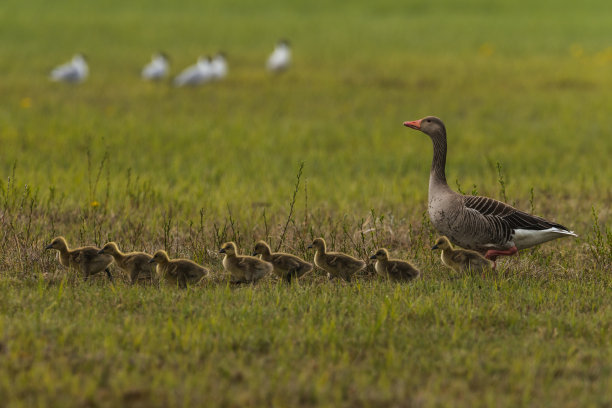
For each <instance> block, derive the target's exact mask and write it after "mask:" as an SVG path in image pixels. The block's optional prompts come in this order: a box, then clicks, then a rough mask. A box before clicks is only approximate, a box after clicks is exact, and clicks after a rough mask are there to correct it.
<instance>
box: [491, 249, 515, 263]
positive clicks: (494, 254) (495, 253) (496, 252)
mask: <svg viewBox="0 0 612 408" xmlns="http://www.w3.org/2000/svg"><path fill="white" fill-rule="evenodd" d="M517 252H518V249H517V247H516V246H513V247H512V248H510V249H506V250H505V251H499V250H497V249H489V250H488V251H487V253H486V254H485V258H487V259H490V260H492V261H493V262H495V260H496V259H497V257H498V256H500V255H507V256H510V255H514V254H516V253H517Z"/></svg>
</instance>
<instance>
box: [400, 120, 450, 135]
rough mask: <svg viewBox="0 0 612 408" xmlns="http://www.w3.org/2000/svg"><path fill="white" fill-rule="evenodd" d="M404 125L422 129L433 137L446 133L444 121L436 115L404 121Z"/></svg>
mask: <svg viewBox="0 0 612 408" xmlns="http://www.w3.org/2000/svg"><path fill="white" fill-rule="evenodd" d="M404 126H406V127H409V128H412V129H416V130H420V131H421V132H423V133H425V134H427V135H429V136H431V137H433V136H436V135H446V128H445V127H444V123H443V122H442V120H441V119H440V118H437V117H435V116H426V117H424V118H423V119H419V120H413V121H408V122H404Z"/></svg>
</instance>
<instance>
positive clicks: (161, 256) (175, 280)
mask: <svg viewBox="0 0 612 408" xmlns="http://www.w3.org/2000/svg"><path fill="white" fill-rule="evenodd" d="M149 263H155V264H157V275H158V277H159V278H160V279H163V280H164V281H166V283H168V284H170V285H173V286H178V287H180V288H185V287H187V284H188V283H189V284H195V283H198V282H200V281H201V280H202V278H204V276H206V275H208V269H206V268H205V267H203V266H201V265H198V264H197V263H195V262H193V261H192V260H190V259H170V257H168V254H167V253H166V251H164V250H161V249H160V250H159V251H157V252H155V254H153V257H152V258H151V259H150V260H149Z"/></svg>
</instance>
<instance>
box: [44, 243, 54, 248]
mask: <svg viewBox="0 0 612 408" xmlns="http://www.w3.org/2000/svg"><path fill="white" fill-rule="evenodd" d="M52 248H53V244H49V245H47V246H46V247H45V249H52Z"/></svg>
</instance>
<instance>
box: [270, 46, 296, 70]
mask: <svg viewBox="0 0 612 408" xmlns="http://www.w3.org/2000/svg"><path fill="white" fill-rule="evenodd" d="M290 63H291V48H290V47H289V41H287V40H280V41H279V42H278V43H277V44H276V47H275V48H274V52H272V54H271V55H270V57H269V58H268V62H267V63H266V67H267V68H268V71H270V72H275V73H278V72H283V71H285V70H286V69H287V68H289V64H290Z"/></svg>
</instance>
